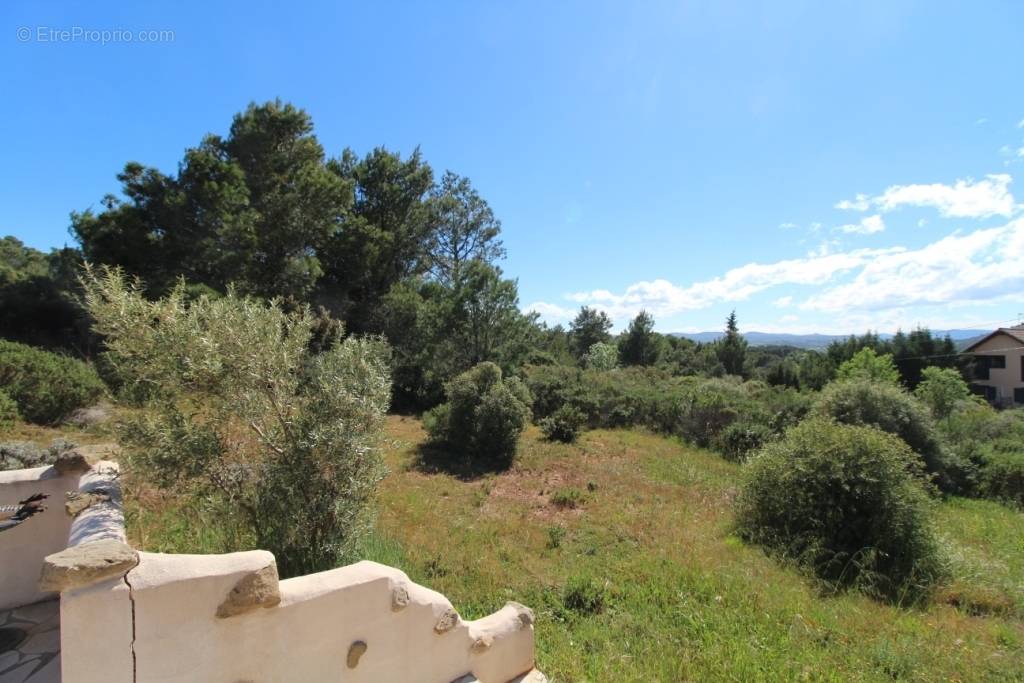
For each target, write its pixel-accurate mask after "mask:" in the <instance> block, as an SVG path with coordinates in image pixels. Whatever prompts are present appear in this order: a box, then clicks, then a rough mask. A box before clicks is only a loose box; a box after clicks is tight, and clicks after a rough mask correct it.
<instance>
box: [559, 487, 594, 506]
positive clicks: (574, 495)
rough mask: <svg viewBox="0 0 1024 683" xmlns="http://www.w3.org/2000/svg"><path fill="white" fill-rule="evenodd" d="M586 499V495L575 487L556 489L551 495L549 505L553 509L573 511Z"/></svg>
mask: <svg viewBox="0 0 1024 683" xmlns="http://www.w3.org/2000/svg"><path fill="white" fill-rule="evenodd" d="M586 499H587V495H586V494H585V493H583V491H580V490H579V489H578V488H576V487H575V486H569V487H566V488H564V489H558V490H557V491H555V492H554V493H552V494H551V504H552V505H554V506H555V507H560V508H568V509H570V510H575V509H576V508H578V507H579V506H580V505H583V502H584V501H585V500H586Z"/></svg>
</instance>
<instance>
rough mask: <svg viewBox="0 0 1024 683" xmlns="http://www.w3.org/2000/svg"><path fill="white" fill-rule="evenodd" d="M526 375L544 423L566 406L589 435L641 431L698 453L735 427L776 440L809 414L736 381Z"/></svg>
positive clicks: (789, 400)
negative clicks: (685, 443) (673, 438)
mask: <svg viewBox="0 0 1024 683" xmlns="http://www.w3.org/2000/svg"><path fill="white" fill-rule="evenodd" d="M525 374H526V382H527V386H528V387H529V388H530V393H531V394H532V395H533V412H534V415H535V416H536V417H538V418H540V419H541V422H542V423H543V420H544V418H548V417H549V416H551V415H553V414H554V413H555V412H556V411H558V410H559V409H560V408H561V407H562V406H563V405H564V406H570V407H571V408H572V409H574V410H576V411H579V412H580V413H582V414H583V416H584V418H585V422H586V424H588V425H589V426H591V427H628V426H634V425H635V426H644V427H648V428H650V429H654V430H657V431H659V432H663V433H668V434H675V435H678V436H681V437H683V438H685V439H687V440H689V441H691V442H693V443H696V444H698V445H701V446H711V445H716V446H719V447H720V446H721V445H722V444H721V441H720V439H719V435H720V434H721V433H722V431H723V430H724V429H726V428H727V427H728V425H730V424H731V423H732V422H734V421H736V420H739V419H742V422H743V423H744V424H745V425H747V426H748V427H752V426H753V425H760V426H763V427H764V428H765V429H764V430H758V431H760V432H764V433H767V432H771V433H773V434H779V433H781V432H782V431H784V430H785V429H786V428H787V427H789V426H791V425H793V424H796V423H797V422H799V421H800V420H801V419H802V418H803V417H804V416H805V415H806V414H807V412H808V410H809V409H810V399H809V398H808V396H807V395H805V394H801V393H799V392H797V391H795V390H792V389H786V388H782V387H771V386H768V385H766V384H763V383H761V382H741V381H739V379H738V378H729V379H718V378H712V379H699V378H696V377H674V376H672V375H670V374H669V373H668V372H667V371H665V370H663V369H657V368H639V367H633V368H623V369H621V370H615V371H613V372H598V371H594V370H585V371H579V370H576V369H574V368H566V367H560V366H533V367H528V368H527V369H526V373H525Z"/></svg>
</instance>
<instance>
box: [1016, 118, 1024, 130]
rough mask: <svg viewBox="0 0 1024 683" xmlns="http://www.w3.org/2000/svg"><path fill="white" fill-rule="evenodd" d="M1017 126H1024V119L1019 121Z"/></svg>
mask: <svg viewBox="0 0 1024 683" xmlns="http://www.w3.org/2000/svg"><path fill="white" fill-rule="evenodd" d="M1017 127H1018V128H1024V119H1021V120H1020V121H1018V122H1017Z"/></svg>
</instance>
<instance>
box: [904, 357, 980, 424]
mask: <svg viewBox="0 0 1024 683" xmlns="http://www.w3.org/2000/svg"><path fill="white" fill-rule="evenodd" d="M914 395H915V396H917V398H919V399H920V400H921V401H923V402H924V403H925V405H927V406H928V408H929V409H931V411H932V416H933V417H934V418H935V419H936V420H944V419H947V418H948V417H949V416H950V415H952V413H953V410H954V409H955V408H956V407H957V405H959V404H960V403H962V402H964V401H967V400H968V399H970V398H971V388H970V387H969V386H968V385H967V382H965V381H964V379H963V377H962V376H961V375H960V373H959V372H957V371H956V370H954V369H952V368H940V367H935V366H931V367H927V368H925V369H924V370H922V371H921V382H920V383H919V384H918V385H917V388H916V389H914Z"/></svg>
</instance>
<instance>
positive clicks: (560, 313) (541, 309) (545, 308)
mask: <svg viewBox="0 0 1024 683" xmlns="http://www.w3.org/2000/svg"><path fill="white" fill-rule="evenodd" d="M522 310H523V313H539V314H540V317H541V318H543V319H544V320H552V321H558V320H571V319H572V318H574V317H575V316H576V311H575V310H574V309H571V308H565V307H564V306H559V305H558V304H549V303H545V302H543V301H535V302H534V303H532V304H530V305H529V306H524V307H523V309H522Z"/></svg>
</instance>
